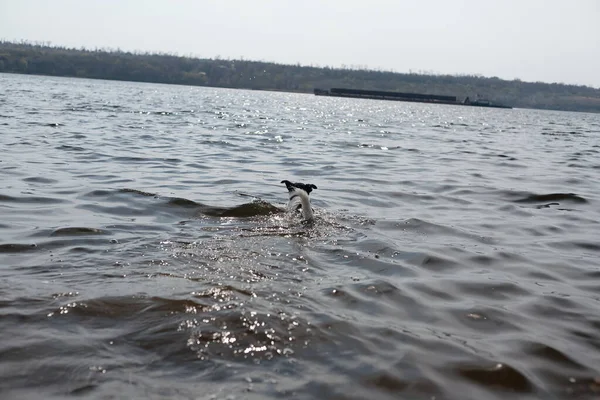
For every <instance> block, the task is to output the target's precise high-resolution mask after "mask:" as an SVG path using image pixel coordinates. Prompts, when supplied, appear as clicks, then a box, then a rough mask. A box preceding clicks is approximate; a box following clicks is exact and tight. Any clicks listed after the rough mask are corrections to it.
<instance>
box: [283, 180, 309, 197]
mask: <svg viewBox="0 0 600 400" xmlns="http://www.w3.org/2000/svg"><path fill="white" fill-rule="evenodd" d="M281 183H285V187H286V188H287V190H288V192H293V191H294V190H295V189H302V190H304V191H305V192H306V193H307V194H310V192H312V190H313V189H317V185H313V184H312V183H300V182H290V181H288V180H283V181H281Z"/></svg>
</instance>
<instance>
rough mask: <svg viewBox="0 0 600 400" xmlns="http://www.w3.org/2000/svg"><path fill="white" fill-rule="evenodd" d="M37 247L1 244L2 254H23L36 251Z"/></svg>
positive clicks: (31, 244) (32, 244) (32, 245)
mask: <svg viewBox="0 0 600 400" xmlns="http://www.w3.org/2000/svg"><path fill="white" fill-rule="evenodd" d="M36 247H37V245H35V244H34V243H30V244H22V243H5V244H0V253H23V252H26V251H32V250H35V249H36Z"/></svg>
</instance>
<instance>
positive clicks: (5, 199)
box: [0, 194, 67, 204]
mask: <svg viewBox="0 0 600 400" xmlns="http://www.w3.org/2000/svg"><path fill="white" fill-rule="evenodd" d="M0 202H2V203H20V204H23V203H34V204H59V203H66V202H67V201H66V200H61V199H55V198H52V197H39V196H23V197H13V196H8V195H5V194H0Z"/></svg>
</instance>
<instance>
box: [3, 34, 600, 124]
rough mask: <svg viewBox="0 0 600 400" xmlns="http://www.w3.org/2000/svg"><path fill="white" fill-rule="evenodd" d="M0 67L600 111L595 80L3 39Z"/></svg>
mask: <svg viewBox="0 0 600 400" xmlns="http://www.w3.org/2000/svg"><path fill="white" fill-rule="evenodd" d="M0 72H3V73H16V74H26V75H42V76H61V77H72V78H89V79H103V80H113V81H131V82H148V83H162V84H177V85H186V86H206V87H220V88H229V89H250V90H266V91H280V92H292V93H313V91H314V90H315V89H317V88H327V87H334V88H335V87H337V88H351V89H353V90H371V91H373V90H374V91H388V92H404V93H426V94H430V93H435V94H439V95H447V96H456V97H457V98H461V99H466V98H470V99H477V98H483V99H490V100H491V101H492V102H493V103H498V104H507V105H510V106H512V107H514V108H533V109H546V110H560V111H582V112H594V113H599V112H600V89H595V88H592V87H588V86H577V85H566V84H559V83H542V82H523V81H520V80H512V81H508V80H503V79H500V78H497V77H491V78H487V77H481V76H466V75H465V76H451V75H422V74H412V73H410V74H408V73H396V72H389V71H373V70H353V69H339V68H329V67H311V66H301V65H285V64H276V63H270V62H261V61H246V60H222V59H199V58H190V57H181V56H175V55H169V54H151V53H143V54H138V53H130V52H122V51H106V50H87V49H69V48H61V47H51V46H46V45H39V44H29V43H13V42H0Z"/></svg>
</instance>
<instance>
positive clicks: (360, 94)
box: [315, 88, 512, 108]
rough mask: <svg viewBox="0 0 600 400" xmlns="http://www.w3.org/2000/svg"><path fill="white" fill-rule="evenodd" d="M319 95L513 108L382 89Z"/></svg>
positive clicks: (335, 90) (324, 91)
mask: <svg viewBox="0 0 600 400" xmlns="http://www.w3.org/2000/svg"><path fill="white" fill-rule="evenodd" d="M315 95H317V96H334V97H353V98H358V99H375V100H394V101H409V102H417V103H432V104H450V105H456V106H473V107H493V108H512V107H511V106H506V105H503V104H496V103H492V102H490V101H488V100H470V99H469V98H468V97H467V98H466V99H464V100H463V101H458V99H457V98H456V96H445V95H437V94H421V93H401V92H385V91H381V90H362V89H342V88H331V89H329V90H327V89H315Z"/></svg>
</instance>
